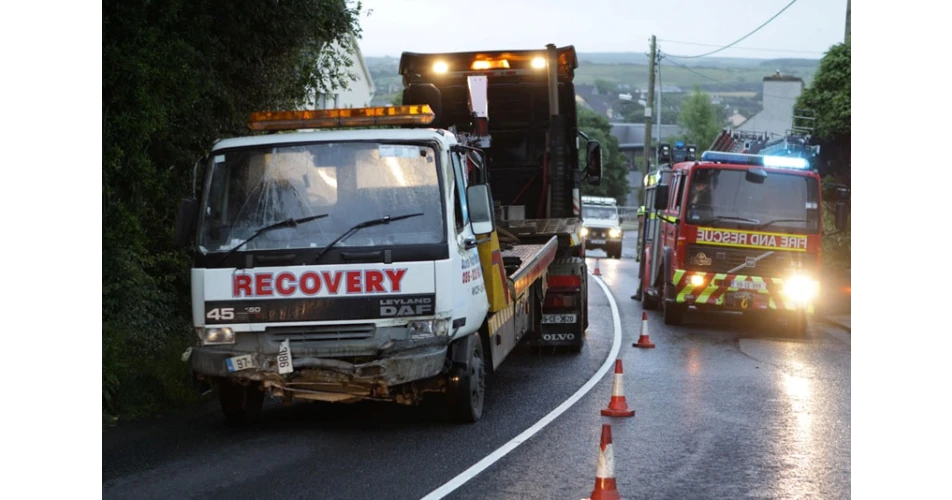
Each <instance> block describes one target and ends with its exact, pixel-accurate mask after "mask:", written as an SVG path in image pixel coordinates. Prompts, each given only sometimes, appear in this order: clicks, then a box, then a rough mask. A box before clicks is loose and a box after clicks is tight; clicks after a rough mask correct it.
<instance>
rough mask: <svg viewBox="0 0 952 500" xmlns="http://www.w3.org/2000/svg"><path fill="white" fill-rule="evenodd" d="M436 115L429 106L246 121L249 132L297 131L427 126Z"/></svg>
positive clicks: (262, 115)
mask: <svg viewBox="0 0 952 500" xmlns="http://www.w3.org/2000/svg"><path fill="white" fill-rule="evenodd" d="M435 118H436V115H435V114H434V113H433V110H432V109H430V106H429V105H428V104H423V105H410V106H379V107H373V108H340V109H316V110H300V111H257V112H255V113H252V114H251V117H250V118H248V128H250V129H251V130H272V131H273V130H297V129H310V128H335V127H372V126H384V125H428V124H430V123H432V122H433V120H434V119H435Z"/></svg>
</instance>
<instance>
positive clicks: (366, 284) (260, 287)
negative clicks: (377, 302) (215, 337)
mask: <svg viewBox="0 0 952 500" xmlns="http://www.w3.org/2000/svg"><path fill="white" fill-rule="evenodd" d="M406 274H407V269H384V270H379V269H368V270H360V271H358V270H352V271H322V272H320V273H318V272H317V271H306V272H304V273H302V274H301V275H300V276H299V275H297V274H296V273H294V272H291V271H282V272H280V273H277V274H274V273H258V274H238V275H234V276H233V277H232V283H231V291H232V296H234V297H270V296H274V295H280V296H283V297H288V296H291V295H295V294H297V293H300V294H302V295H318V294H319V293H320V292H321V289H322V288H324V289H326V290H327V292H326V294H327V295H338V294H340V293H346V294H363V293H388V292H400V291H401V290H402V289H403V278H404V277H406ZM385 278H386V279H385ZM387 284H389V285H390V286H389V289H388V287H387ZM341 285H343V287H342V286H341ZM341 288H343V290H342V289H341Z"/></svg>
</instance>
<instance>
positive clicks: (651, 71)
mask: <svg viewBox="0 0 952 500" xmlns="http://www.w3.org/2000/svg"><path fill="white" fill-rule="evenodd" d="M656 42H657V40H656V38H655V36H654V35H651V54H650V55H649V56H648V59H649V61H648V99H647V100H645V171H644V175H645V176H646V175H648V172H650V171H651V156H650V155H649V151H651V112H652V110H651V107H652V106H653V105H654V101H655V98H654V85H655V59H657V52H656V50H657V46H656V45H655V44H656ZM660 113H661V110H660V109H659V110H658V114H659V115H660ZM638 198H639V201H640V204H641V205H644V203H645V189H644V183H642V186H641V191H640V192H639V194H638Z"/></svg>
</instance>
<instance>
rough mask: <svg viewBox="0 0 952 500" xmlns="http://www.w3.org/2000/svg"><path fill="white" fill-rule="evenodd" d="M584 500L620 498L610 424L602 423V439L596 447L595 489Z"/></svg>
mask: <svg viewBox="0 0 952 500" xmlns="http://www.w3.org/2000/svg"><path fill="white" fill-rule="evenodd" d="M586 500H621V495H619V494H618V487H617V486H616V485H615V453H614V452H613V451H612V426H610V425H608V424H602V441H601V444H599V448H598V466H597V468H596V469H595V489H594V490H593V491H592V495H591V496H590V497H589V498H588V499H586Z"/></svg>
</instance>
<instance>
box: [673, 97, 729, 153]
mask: <svg viewBox="0 0 952 500" xmlns="http://www.w3.org/2000/svg"><path fill="white" fill-rule="evenodd" d="M718 116H719V115H718V109H717V106H715V105H714V103H712V102H711V96H710V95H709V94H707V93H706V92H704V91H702V90H701V87H700V86H697V85H695V86H694V92H692V93H691V94H690V95H688V96H687V97H686V98H684V100H682V101H681V114H680V115H679V116H678V125H680V126H681V128H682V129H684V134H683V135H682V136H681V137H680V138H681V140H683V141H684V142H685V143H687V144H694V145H696V146H697V147H698V149H700V150H702V151H703V150H704V149H706V148H707V147H708V146H709V145H711V143H713V142H714V139H715V138H716V137H717V134H718V133H719V132H720V131H721V128H722V125H721V124H722V122H721V121H720V120H719V118H718Z"/></svg>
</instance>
